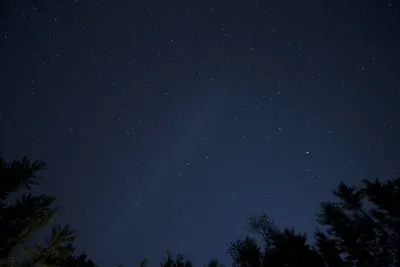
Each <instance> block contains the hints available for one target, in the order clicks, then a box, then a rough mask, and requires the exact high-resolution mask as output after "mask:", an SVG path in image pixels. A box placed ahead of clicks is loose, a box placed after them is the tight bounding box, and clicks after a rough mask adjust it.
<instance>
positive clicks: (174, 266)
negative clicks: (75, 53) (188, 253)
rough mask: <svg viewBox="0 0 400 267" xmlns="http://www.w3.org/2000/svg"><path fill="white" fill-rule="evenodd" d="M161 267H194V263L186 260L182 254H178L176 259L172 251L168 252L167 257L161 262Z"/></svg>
mask: <svg viewBox="0 0 400 267" xmlns="http://www.w3.org/2000/svg"><path fill="white" fill-rule="evenodd" d="M160 265H161V267H193V263H192V262H191V261H189V260H186V259H185V258H184V256H183V255H182V254H178V255H177V256H176V259H175V260H174V259H173V258H172V254H171V252H169V251H167V252H166V257H165V258H164V259H163V261H161V263H160Z"/></svg>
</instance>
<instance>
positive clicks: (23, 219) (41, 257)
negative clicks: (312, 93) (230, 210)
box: [0, 157, 400, 267]
mask: <svg viewBox="0 0 400 267" xmlns="http://www.w3.org/2000/svg"><path fill="white" fill-rule="evenodd" d="M45 167H46V163H45V162H43V161H32V160H30V159H29V158H27V157H24V158H22V159H21V160H13V161H12V162H6V161H5V160H4V159H3V158H2V157H0V267H97V266H98V265H97V264H95V263H94V262H93V261H92V260H91V259H90V258H88V255H86V253H81V254H79V253H76V250H75V247H74V245H73V243H74V240H75V238H76V232H75V231H74V230H73V229H71V228H70V226H69V225H59V224H57V225H55V224H54V223H53V221H54V218H55V217H56V216H57V214H58V213H59V210H60V209H59V207H58V206H56V205H55V204H56V198H55V197H54V196H50V195H46V194H40V195H33V194H32V192H31V189H32V187H33V186H38V185H40V181H41V180H42V179H43V178H42V177H40V176H37V174H38V172H40V171H42V170H44V169H45ZM21 192H24V193H21ZM25 192H26V193H25ZM13 193H21V196H20V197H19V198H17V200H15V201H11V200H10V195H11V194H13ZM332 193H333V195H334V196H335V198H336V200H335V201H332V202H322V203H321V204H320V212H319V213H318V214H317V215H316V220H317V225H318V227H317V229H316V231H315V233H314V244H313V245H310V244H309V242H307V236H306V235H305V234H303V233H297V232H296V231H295V229H294V228H284V229H280V228H278V227H277V226H276V225H275V224H274V223H273V221H272V220H271V219H270V218H269V217H268V215H267V214H265V213H262V214H260V215H257V216H251V217H249V221H248V225H249V226H250V229H251V233H252V234H251V235H249V236H247V237H245V238H238V239H236V240H235V241H233V242H230V243H229V245H228V249H227V253H228V255H230V257H231V259H232V267H284V266H285V267H309V266H314V267H376V266H387V267H392V266H393V267H394V266H395V267H400V254H399V253H400V178H393V179H391V180H388V181H386V182H381V181H379V180H378V179H376V180H373V181H370V180H362V186H360V187H359V188H357V187H355V186H349V185H346V184H345V183H344V182H341V183H340V184H339V185H338V187H337V188H336V189H335V190H333V192H332ZM45 227H51V235H50V237H49V238H46V239H45V240H44V241H43V242H37V243H36V244H35V245H34V246H29V245H28V244H27V243H28V241H31V240H32V238H33V237H35V236H36V234H37V233H38V231H40V230H42V229H44V228H45ZM257 240H258V241H257ZM116 265H117V266H118V267H123V265H122V264H117V263H116ZM138 265H139V266H140V267H147V266H148V261H147V259H143V261H142V262H140V263H138ZM160 265H161V267H194V264H193V263H192V262H191V261H190V260H188V259H186V258H185V257H184V256H183V255H182V254H178V255H176V257H173V255H172V254H171V253H170V252H168V251H167V253H166V256H165V258H164V259H162V261H161V263H160ZM204 266H205V267H225V266H224V265H223V264H222V263H221V262H219V261H218V260H217V259H211V260H210V261H209V262H208V263H206V264H205V265H204Z"/></svg>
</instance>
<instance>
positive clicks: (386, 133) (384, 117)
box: [0, 0, 400, 266]
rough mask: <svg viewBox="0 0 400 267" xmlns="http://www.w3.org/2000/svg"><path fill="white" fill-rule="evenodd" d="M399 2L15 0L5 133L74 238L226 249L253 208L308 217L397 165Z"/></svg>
mask: <svg viewBox="0 0 400 267" xmlns="http://www.w3.org/2000/svg"><path fill="white" fill-rule="evenodd" d="M399 12H400V7H399V3H398V2H396V1H388V0H379V1H377V0H376V1H365V0H354V1H343V0H335V1H330V0H327V1H297V0H296V1H294V0H293V1H289V0H282V1H248V0H246V1H245V0H231V1H207V0H204V1H175V0H171V1H152V0H146V1H144V0H143V1H133V0H130V1H129V0H113V1H107V0H101V1H100V0H79V1H75V2H73V1H69V0H62V1H61V0H52V1H50V0H5V1H1V6H0V47H1V51H2V53H1V56H0V59H1V62H0V63H1V65H0V79H1V80H0V83H1V91H0V92H1V94H0V129H1V131H0V135H1V136H0V137H1V139H0V149H1V153H2V154H3V156H4V157H5V158H6V159H8V160H11V159H17V158H21V157H22V156H25V155H26V156H29V157H32V158H34V159H44V160H46V161H47V163H48V166H49V168H48V170H47V171H46V173H45V174H44V175H45V176H46V177H47V179H45V180H44V182H43V185H42V186H41V187H40V188H39V189H36V190H37V191H38V192H47V193H51V194H54V195H56V196H57V198H58V204H59V205H60V206H61V208H62V213H61V215H60V217H59V219H58V221H59V222H61V223H70V224H71V226H72V227H73V228H75V229H77V230H78V239H77V241H76V246H77V249H78V251H83V250H86V251H87V253H88V254H89V256H90V257H91V258H93V259H94V260H95V261H96V263H97V264H99V265H100V266H116V264H118V263H123V264H125V266H135V265H137V264H138V263H139V261H140V260H141V259H142V258H143V257H144V256H146V257H148V258H149V260H150V263H151V264H158V262H159V261H160V260H161V258H162V256H163V254H164V252H165V250H166V249H169V250H171V251H172V252H173V253H177V252H182V253H184V254H185V255H186V256H187V257H188V258H190V259H191V260H193V261H194V262H195V263H196V264H198V265H202V264H204V263H206V261H207V260H209V259H210V258H212V257H218V258H219V259H221V260H222V261H223V262H224V263H229V258H228V257H227V256H226V255H225V251H226V244H227V243H228V242H230V241H233V240H234V239H236V238H237V237H239V236H240V235H244V234H246V218H247V216H248V214H249V213H251V214H258V213H261V212H266V213H267V214H269V215H270V216H271V218H272V219H274V220H275V222H276V223H277V224H278V226H292V225H294V226H295V227H296V229H297V230H299V231H302V232H307V233H310V234H311V233H312V231H313V230H314V229H315V220H314V214H315V213H316V212H317V211H318V207H319V202H320V201H323V200H329V199H331V193H330V192H331V190H332V189H333V188H334V187H335V186H336V185H337V184H338V182H339V181H340V180H344V181H346V182H349V183H358V182H359V180H360V179H361V178H377V177H380V178H382V179H388V178H391V177H392V175H396V174H397V175H398V174H400V166H399V164H398V163H399V159H400V156H399V155H400V154H399V153H398V152H399V149H400V142H399V136H400V119H399V118H400V107H399V100H400V92H399V90H400V81H399V73H400V72H399V70H400V68H399V65H400V52H399V47H400V35H399V33H400V27H399V26H400V15H399Z"/></svg>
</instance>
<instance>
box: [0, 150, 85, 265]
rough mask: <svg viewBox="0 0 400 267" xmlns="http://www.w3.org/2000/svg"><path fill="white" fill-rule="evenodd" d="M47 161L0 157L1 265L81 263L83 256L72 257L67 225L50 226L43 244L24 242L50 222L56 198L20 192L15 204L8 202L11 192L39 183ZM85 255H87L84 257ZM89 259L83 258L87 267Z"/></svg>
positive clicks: (71, 238) (55, 211) (71, 234)
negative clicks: (16, 255)
mask: <svg viewBox="0 0 400 267" xmlns="http://www.w3.org/2000/svg"><path fill="white" fill-rule="evenodd" d="M45 166H46V164H45V163H44V162H41V161H31V160H29V159H28V158H26V157H25V158H23V159H22V160H14V161H13V162H12V163H10V164H9V163H7V162H6V161H5V160H4V159H3V158H0V185H1V186H0V229H1V230H0V266H1V267H14V266H24V267H34V266H35V267H36V266H46V267H55V266H61V265H63V266H68V267H70V266H81V265H82V264H83V262H84V260H85V259H84V258H83V256H82V255H81V256H79V257H78V258H76V257H74V256H72V252H73V251H74V249H73V246H72V243H73V241H74V239H75V234H74V232H73V231H72V230H71V229H70V228H69V226H68V225H67V226H64V227H61V226H60V225H56V226H53V228H52V233H51V238H50V239H46V241H45V243H44V244H43V245H41V244H39V243H36V245H35V247H34V248H29V247H27V246H26V245H25V244H26V242H27V241H29V240H30V239H31V238H32V237H34V236H35V235H36V233H37V232H38V231H39V230H41V229H43V228H44V227H46V226H47V225H49V224H51V223H52V221H53V219H54V217H55V216H56V215H57V214H58V211H59V209H58V207H54V203H55V200H56V199H55V197H53V196H49V195H44V194H42V195H39V196H33V195H32V194H31V193H25V194H22V196H20V197H19V198H18V199H17V200H16V201H15V202H14V203H13V202H11V201H9V199H8V198H9V196H10V194H11V193H15V192H19V191H20V190H21V189H26V190H28V191H29V190H30V189H31V187H32V186H33V185H39V184H40V183H39V180H40V179H41V178H40V177H38V176H37V172H38V171H40V170H43V169H44V168H45ZM16 249H19V250H20V251H21V252H22V256H23V258H22V259H18V260H16V258H15V252H16ZM85 257H86V256H85ZM91 264H93V263H92V262H91V261H86V265H84V264H83V265H82V266H86V267H91Z"/></svg>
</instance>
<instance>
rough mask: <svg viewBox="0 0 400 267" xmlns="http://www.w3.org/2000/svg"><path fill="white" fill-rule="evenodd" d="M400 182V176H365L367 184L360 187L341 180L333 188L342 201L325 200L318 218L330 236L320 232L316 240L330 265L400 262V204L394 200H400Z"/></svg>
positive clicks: (390, 264) (389, 264) (394, 264)
mask: <svg viewBox="0 0 400 267" xmlns="http://www.w3.org/2000/svg"><path fill="white" fill-rule="evenodd" d="M399 185H400V182H399V179H394V180H390V181H388V182H386V183H381V182H379V181H378V180H375V181H374V182H370V181H368V180H363V187H362V188H360V189H356V188H355V187H354V186H347V185H345V184H344V183H343V182H341V183H340V184H339V186H338V188H337V190H335V191H333V194H334V195H335V196H336V197H337V199H338V202H326V203H322V204H321V213H320V214H319V215H318V222H319V223H320V224H321V225H322V226H325V227H326V228H327V233H328V236H326V235H325V234H323V233H322V232H317V233H316V241H317V247H318V248H319V250H320V252H321V254H322V255H323V256H324V259H325V261H326V262H329V264H328V266H365V267H367V266H396V264H398V259H399V254H398V253H399V252H398V251H399V238H398V236H399V216H398V214H399V207H398V206H396V205H395V204H393V203H396V202H395V201H396V200H397V201H399V200H400V194H399ZM366 205H368V206H371V208H369V210H366V209H365V208H364V207H365V206H366ZM339 255H340V256H339ZM340 259H343V260H342V261H341V260H340ZM339 264H342V265H339Z"/></svg>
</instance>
